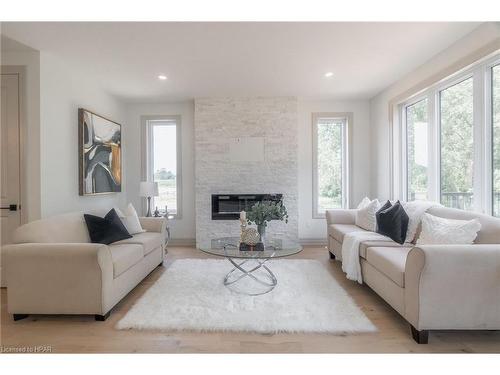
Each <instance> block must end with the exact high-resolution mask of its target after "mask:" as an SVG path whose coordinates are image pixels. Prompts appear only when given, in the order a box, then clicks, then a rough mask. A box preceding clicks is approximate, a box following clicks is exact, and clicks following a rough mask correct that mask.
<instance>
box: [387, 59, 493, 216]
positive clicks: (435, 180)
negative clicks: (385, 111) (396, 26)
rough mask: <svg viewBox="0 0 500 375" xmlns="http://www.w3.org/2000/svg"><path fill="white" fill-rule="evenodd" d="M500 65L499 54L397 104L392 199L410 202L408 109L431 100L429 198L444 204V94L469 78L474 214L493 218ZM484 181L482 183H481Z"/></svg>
mask: <svg viewBox="0 0 500 375" xmlns="http://www.w3.org/2000/svg"><path fill="white" fill-rule="evenodd" d="M499 64H500V54H499V51H496V52H494V53H492V54H490V55H489V56H487V57H485V58H483V59H480V60H479V61H476V62H475V63H473V64H471V65H469V66H468V67H466V68H464V69H461V70H459V71H457V72H455V73H453V74H451V75H449V76H448V77H446V78H444V79H442V80H440V81H438V82H435V83H434V84H432V85H429V86H428V87H427V88H425V89H423V90H421V91H419V92H418V93H416V94H414V95H412V96H409V97H407V98H406V99H403V100H400V101H398V102H396V104H395V106H394V108H395V111H394V112H393V119H394V121H393V123H395V124H398V125H397V130H396V131H394V130H392V136H393V140H394V141H395V142H393V144H392V146H391V147H392V149H393V152H392V155H393V156H392V162H391V168H392V173H391V174H392V178H393V183H392V184H391V186H392V191H391V198H393V199H396V198H397V197H399V198H401V199H404V200H407V199H408V169H407V168H408V154H407V133H406V130H407V129H406V127H407V124H406V109H407V107H409V106H411V105H413V104H415V103H418V102H419V101H421V100H423V99H425V98H427V99H428V147H427V150H428V160H429V166H428V176H427V177H428V190H429V194H428V199H429V200H433V201H437V202H440V201H441V113H440V98H441V92H442V91H444V90H446V89H447V88H450V87H452V86H454V85H456V84H459V83H461V82H463V81H465V80H467V79H469V78H472V85H473V98H472V102H473V127H474V129H473V136H474V140H473V144H474V160H473V162H474V186H473V191H474V205H473V207H474V208H473V211H474V212H481V213H485V214H488V215H493V203H494V202H493V193H494V192H493V160H492V159H493V133H492V131H493V112H492V111H493V101H492V100H493V98H492V89H493V86H492V83H493V81H492V74H491V73H492V68H493V67H494V66H497V65H499ZM481 181H483V183H481Z"/></svg>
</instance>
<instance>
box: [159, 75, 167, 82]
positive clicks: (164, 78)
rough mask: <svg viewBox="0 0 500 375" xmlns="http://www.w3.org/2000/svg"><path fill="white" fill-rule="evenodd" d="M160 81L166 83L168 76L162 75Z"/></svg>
mask: <svg viewBox="0 0 500 375" xmlns="http://www.w3.org/2000/svg"><path fill="white" fill-rule="evenodd" d="M158 79H159V80H160V81H165V80H166V79H167V76H166V75H165V74H160V75H159V76H158Z"/></svg>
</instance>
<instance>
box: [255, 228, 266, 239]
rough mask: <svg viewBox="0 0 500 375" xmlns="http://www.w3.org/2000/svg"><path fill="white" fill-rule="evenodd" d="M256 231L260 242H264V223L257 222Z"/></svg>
mask: <svg viewBox="0 0 500 375" xmlns="http://www.w3.org/2000/svg"><path fill="white" fill-rule="evenodd" d="M257 232H259V234H260V242H262V243H265V239H266V225H265V224H259V225H257Z"/></svg>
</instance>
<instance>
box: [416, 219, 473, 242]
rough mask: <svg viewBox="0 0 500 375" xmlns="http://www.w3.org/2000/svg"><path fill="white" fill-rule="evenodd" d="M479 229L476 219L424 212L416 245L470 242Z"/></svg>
mask: <svg viewBox="0 0 500 375" xmlns="http://www.w3.org/2000/svg"><path fill="white" fill-rule="evenodd" d="M480 229H481V223H480V222H479V220H477V219H473V220H452V219H445V218H442V217H437V216H433V215H430V214H427V213H425V214H423V216H422V232H421V233H420V237H419V238H418V240H417V245H424V244H427V245H438V244H472V243H474V240H475V239H476V237H477V232H479V230H480Z"/></svg>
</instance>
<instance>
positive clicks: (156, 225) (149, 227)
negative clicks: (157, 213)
mask: <svg viewBox="0 0 500 375" xmlns="http://www.w3.org/2000/svg"><path fill="white" fill-rule="evenodd" d="M139 222H140V223H141V226H142V229H144V230H146V231H147V232H158V233H164V232H165V231H166V230H167V219H165V218H164V217H140V218H139Z"/></svg>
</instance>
